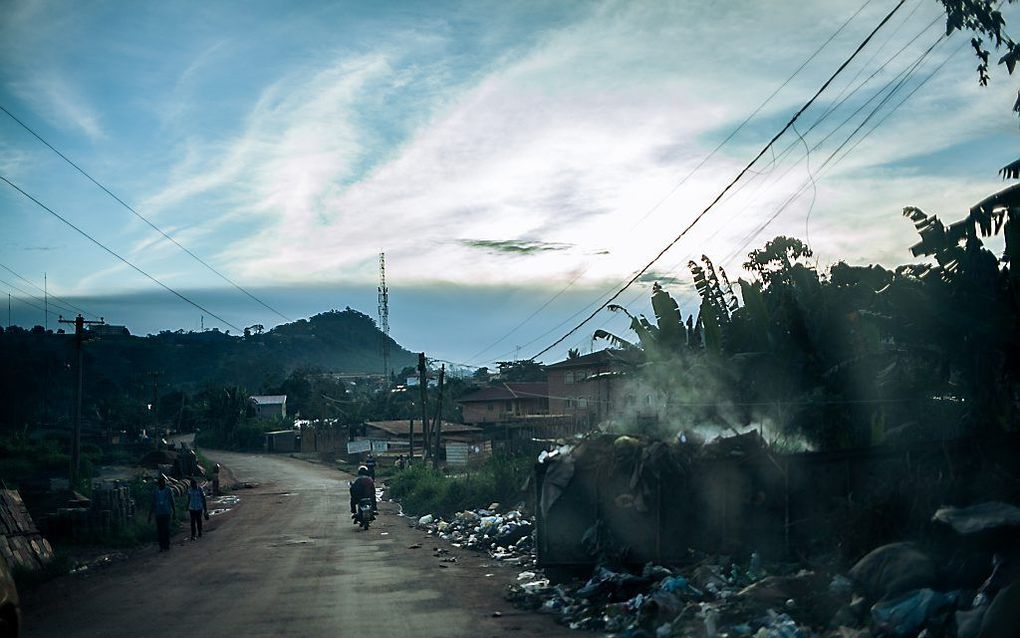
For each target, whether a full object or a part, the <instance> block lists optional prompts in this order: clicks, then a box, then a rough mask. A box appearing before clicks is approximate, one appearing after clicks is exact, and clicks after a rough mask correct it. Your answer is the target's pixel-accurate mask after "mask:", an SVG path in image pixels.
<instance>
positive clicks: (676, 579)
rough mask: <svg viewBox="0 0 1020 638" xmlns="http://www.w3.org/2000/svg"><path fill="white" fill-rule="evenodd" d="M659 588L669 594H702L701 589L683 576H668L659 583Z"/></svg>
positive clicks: (698, 595)
mask: <svg viewBox="0 0 1020 638" xmlns="http://www.w3.org/2000/svg"><path fill="white" fill-rule="evenodd" d="M659 588H660V589H662V590H663V591H667V592H669V593H671V594H685V595H688V596H695V597H701V596H703V595H704V594H702V592H701V590H699V589H698V588H697V587H694V586H693V585H691V584H690V583H689V582H688V581H687V579H686V578H684V577H683V576H670V577H669V578H666V579H663V581H662V582H661V583H660V584H659Z"/></svg>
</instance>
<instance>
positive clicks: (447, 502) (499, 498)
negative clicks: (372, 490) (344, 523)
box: [388, 455, 534, 517]
mask: <svg viewBox="0 0 1020 638" xmlns="http://www.w3.org/2000/svg"><path fill="white" fill-rule="evenodd" d="M533 463H534V459H533V458H532V457H531V456H530V455H529V456H524V457H505V456H496V457H493V458H491V459H489V460H488V461H487V462H486V463H485V464H484V465H482V466H481V467H479V468H476V469H475V470H473V471H471V472H469V473H467V474H463V475H459V476H446V475H444V474H443V473H442V472H440V471H439V470H436V469H433V468H432V467H431V466H429V465H427V464H425V463H420V464H417V465H413V466H411V467H409V468H407V469H405V470H403V471H400V472H397V474H396V475H394V476H393V477H392V478H391V479H390V481H389V483H388V485H389V494H390V496H391V497H393V498H396V499H399V500H400V505H401V507H402V508H403V509H404V511H405V512H406V513H408V514H413V515H424V514H439V515H441V516H447V517H449V516H451V515H453V514H454V513H456V512H459V511H461V510H465V509H473V508H477V507H485V506H486V505H489V504H490V503H501V504H503V505H504V506H513V505H515V504H516V503H517V502H519V501H521V500H523V492H522V488H523V486H524V484H525V482H526V481H527V479H528V476H529V475H530V473H531V468H532V464H533Z"/></svg>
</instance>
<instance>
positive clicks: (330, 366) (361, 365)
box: [0, 308, 417, 430]
mask: <svg viewBox="0 0 1020 638" xmlns="http://www.w3.org/2000/svg"><path fill="white" fill-rule="evenodd" d="M387 339H389V338H388V337H387ZM382 345H383V335H382V333H381V332H380V331H379V329H378V328H377V326H376V324H375V321H374V320H373V319H372V318H371V317H369V316H368V315H365V314H363V313H360V312H358V311H356V310H352V309H351V308H347V309H345V310H332V311H329V312H324V313H321V314H318V315H315V316H314V317H311V318H310V319H301V320H299V321H296V322H294V323H289V324H283V325H280V326H277V327H276V328H274V329H272V330H269V331H267V332H265V333H262V334H250V335H247V336H234V335H228V334H225V333H222V332H219V331H218V330H210V331H206V332H184V331H182V330H179V331H176V332H172V331H163V332H160V333H159V334H156V335H148V336H145V337H140V336H127V335H125V336H113V337H102V338H95V339H90V340H89V341H88V342H87V343H86V345H85V381H84V390H85V391H84V396H85V405H84V415H85V418H86V419H90V418H92V419H95V420H100V421H106V420H108V419H109V418H110V417H111V416H114V414H115V413H117V412H118V411H126V410H131V411H134V410H137V407H130V408H129V407H128V405H131V406H137V404H138V403H139V402H140V401H142V402H144V401H147V400H148V398H149V397H151V396H152V378H151V377H150V376H149V373H151V372H158V373H160V375H159V377H158V383H159V386H160V387H161V388H162V390H161V394H165V393H166V392H169V391H183V392H187V393H190V392H194V391H196V390H198V389H201V388H203V387H208V386H223V385H238V386H242V387H245V388H248V389H249V390H251V391H253V392H257V391H260V390H261V389H263V388H271V387H275V386H279V384H280V383H281V382H282V381H283V380H284V379H285V378H286V377H287V376H288V375H289V374H290V373H291V372H292V371H294V370H298V369H316V370H321V371H324V372H346V373H357V372H361V373H370V374H379V373H381V372H382V371H383V360H382ZM389 351H390V364H389V365H390V369H391V370H393V369H396V370H399V369H401V368H403V367H405V366H409V365H415V363H416V362H417V358H416V356H415V355H414V354H412V353H411V352H409V351H408V350H406V349H404V348H403V347H401V346H400V345H399V344H397V343H396V342H395V341H393V340H392V339H389ZM0 361H2V365H0V397H2V400H3V405H6V406H9V407H8V409H7V410H4V411H0V428H3V429H7V430H10V429H12V428H17V429H19V430H20V429H22V428H24V427H26V426H33V425H35V424H38V423H42V422H46V423H50V424H54V423H60V422H66V419H67V418H68V415H69V414H70V410H71V399H72V396H73V388H74V369H73V362H74V337H73V335H70V334H56V333H52V332H50V333H47V332H45V331H44V330H43V329H42V328H41V327H38V326H37V327H36V328H34V329H32V330H25V329H22V328H17V327H14V328H8V329H6V330H3V331H2V332H0ZM124 416H128V415H126V414H125V415H124Z"/></svg>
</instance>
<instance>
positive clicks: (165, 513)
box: [149, 474, 177, 552]
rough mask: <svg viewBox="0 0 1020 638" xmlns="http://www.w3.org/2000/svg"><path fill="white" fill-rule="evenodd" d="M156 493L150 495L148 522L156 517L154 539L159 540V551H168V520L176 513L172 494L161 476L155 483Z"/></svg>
mask: <svg viewBox="0 0 1020 638" xmlns="http://www.w3.org/2000/svg"><path fill="white" fill-rule="evenodd" d="M156 485H157V487H156V491H155V492H153V493H152V505H151V506H150V508H149V520H150V521H151V520H152V517H153V515H155V516H156V537H157V538H158V539H159V551H161V552H168V551H170V519H171V517H172V516H173V515H175V514H176V513H177V505H176V504H175V503H174V492H173V490H171V489H170V488H169V487H167V484H166V477H165V476H163V475H162V474H160V475H159V479H158V480H157V481H156Z"/></svg>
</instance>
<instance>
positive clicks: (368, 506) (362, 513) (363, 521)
mask: <svg viewBox="0 0 1020 638" xmlns="http://www.w3.org/2000/svg"><path fill="white" fill-rule="evenodd" d="M374 520H375V510H374V509H372V499H370V498H363V499H361V500H360V501H358V511H357V512H356V513H355V514H354V523H355V524H356V525H361V528H362V529H368V526H369V524H370V523H371V522H372V521H374Z"/></svg>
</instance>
